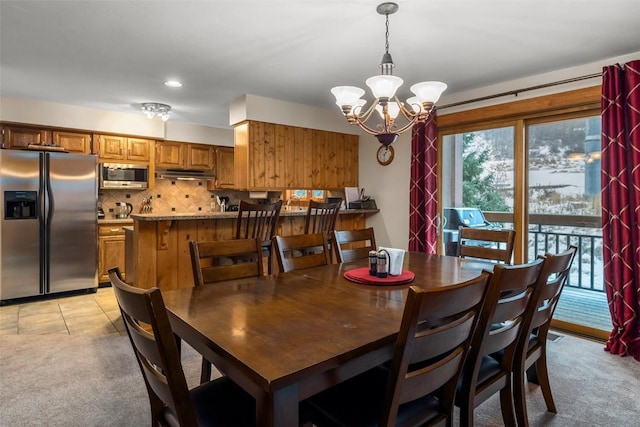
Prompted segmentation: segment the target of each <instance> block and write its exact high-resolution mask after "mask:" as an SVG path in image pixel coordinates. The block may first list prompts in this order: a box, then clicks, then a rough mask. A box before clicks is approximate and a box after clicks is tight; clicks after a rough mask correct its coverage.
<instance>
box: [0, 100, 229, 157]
mask: <svg viewBox="0 0 640 427" xmlns="http://www.w3.org/2000/svg"><path fill="white" fill-rule="evenodd" d="M0 120H1V121H6V122H16V123H27V124H38V125H46V126H55V127H62V128H70V129H86V130H92V131H96V132H108V133H121V134H126V135H136V136H143V137H148V138H159V139H168V140H172V141H185V142H197V143H201V144H212V145H226V146H233V129H229V128H214V127H207V126H199V125H193V124H188V123H179V122H172V121H171V119H169V121H167V122H163V121H162V120H160V119H159V118H153V119H148V118H147V117H146V116H145V115H144V114H142V112H140V113H131V114H130V113H121V112H115V111H106V110H99V109H95V108H85V107H76V106H72V105H66V104H57V103H52V102H45V101H37V100H31V99H22V98H11V97H0Z"/></svg>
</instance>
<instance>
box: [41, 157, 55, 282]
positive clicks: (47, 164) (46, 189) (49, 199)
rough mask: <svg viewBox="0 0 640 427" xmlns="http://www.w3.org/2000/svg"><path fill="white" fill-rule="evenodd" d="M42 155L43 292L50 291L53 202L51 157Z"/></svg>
mask: <svg viewBox="0 0 640 427" xmlns="http://www.w3.org/2000/svg"><path fill="white" fill-rule="evenodd" d="M42 155H43V157H44V161H43V162H44V167H43V169H42V176H43V178H44V179H43V186H42V190H43V193H44V216H43V217H42V219H41V224H43V233H42V237H43V239H42V240H41V242H42V248H43V255H44V256H43V257H42V258H41V259H42V262H43V263H44V265H43V268H42V271H43V273H44V281H43V282H42V284H43V288H44V289H43V291H44V293H49V292H50V291H51V286H50V285H51V284H50V281H51V279H50V278H51V264H50V258H51V220H52V217H53V208H54V206H53V204H54V203H53V192H52V190H51V178H50V176H49V175H50V173H51V159H50V157H49V153H42Z"/></svg>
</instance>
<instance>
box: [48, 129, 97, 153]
mask: <svg viewBox="0 0 640 427" xmlns="http://www.w3.org/2000/svg"><path fill="white" fill-rule="evenodd" d="M53 143H54V144H57V145H60V146H61V147H63V148H64V149H65V150H66V151H68V152H69V153H75V154H91V134H88V133H78V132H62V131H53Z"/></svg>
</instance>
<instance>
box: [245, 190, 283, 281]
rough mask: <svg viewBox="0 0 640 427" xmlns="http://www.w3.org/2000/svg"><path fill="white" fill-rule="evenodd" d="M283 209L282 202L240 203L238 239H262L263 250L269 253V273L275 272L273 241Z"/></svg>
mask: <svg viewBox="0 0 640 427" xmlns="http://www.w3.org/2000/svg"><path fill="white" fill-rule="evenodd" d="M281 209H282V200H278V201H277V202H275V203H270V204H260V203H250V202H246V201H244V200H241V201H240V206H239V207H238V221H237V225H236V239H256V238H258V239H260V241H261V242H262V249H263V250H264V251H266V252H267V259H268V261H269V262H268V265H267V272H268V273H269V274H271V273H272V272H273V262H272V260H273V256H272V252H273V251H272V243H271V239H272V238H273V236H275V235H276V230H277V228H278V219H279V218H280V210H281Z"/></svg>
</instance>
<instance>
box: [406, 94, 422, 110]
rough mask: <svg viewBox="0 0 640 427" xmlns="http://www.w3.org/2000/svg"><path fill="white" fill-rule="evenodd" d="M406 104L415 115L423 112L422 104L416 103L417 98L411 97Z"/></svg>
mask: <svg viewBox="0 0 640 427" xmlns="http://www.w3.org/2000/svg"><path fill="white" fill-rule="evenodd" d="M407 104H408V105H409V106H410V107H411V109H412V110H413V111H414V112H416V113H419V112H420V111H422V110H423V108H422V104H421V103H420V101H418V97H417V96H412V97H411V98H407Z"/></svg>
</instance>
